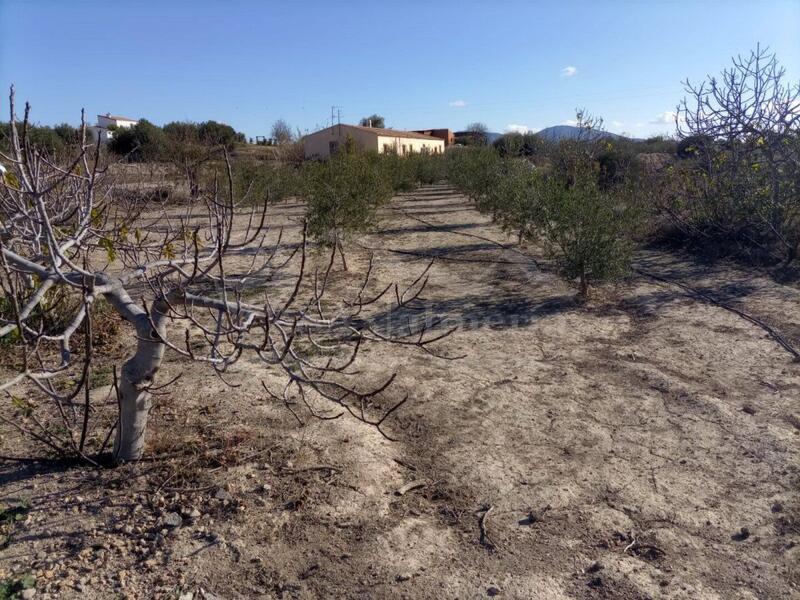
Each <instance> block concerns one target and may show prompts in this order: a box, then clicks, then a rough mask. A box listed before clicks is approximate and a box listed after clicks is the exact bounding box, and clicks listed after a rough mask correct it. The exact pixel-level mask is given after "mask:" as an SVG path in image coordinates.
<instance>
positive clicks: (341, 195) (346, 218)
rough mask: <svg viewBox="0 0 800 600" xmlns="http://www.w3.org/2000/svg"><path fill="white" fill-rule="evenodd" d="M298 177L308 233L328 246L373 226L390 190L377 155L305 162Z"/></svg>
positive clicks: (341, 155) (387, 199) (390, 193)
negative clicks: (351, 233) (304, 204)
mask: <svg viewBox="0 0 800 600" xmlns="http://www.w3.org/2000/svg"><path fill="white" fill-rule="evenodd" d="M301 176H302V188H301V189H302V194H303V197H304V198H305V200H306V203H307V215H306V219H307V222H308V231H309V234H310V235H311V236H312V237H314V238H316V239H318V240H321V241H323V242H326V243H331V244H333V243H337V242H338V241H339V240H341V239H342V238H343V237H345V236H346V235H347V234H348V233H350V232H363V231H367V230H368V229H370V228H371V227H373V226H374V225H375V224H376V222H377V211H378V208H379V207H380V206H381V205H383V204H385V203H386V202H388V201H389V199H390V198H391V196H392V191H393V190H392V182H391V179H390V177H389V176H388V173H387V170H386V168H385V166H384V163H383V161H382V160H381V157H380V156H379V155H377V154H366V153H355V154H345V153H340V154H338V155H336V156H334V157H332V158H331V159H330V160H327V161H321V162H309V163H306V164H305V165H303V168H302V171H301Z"/></svg>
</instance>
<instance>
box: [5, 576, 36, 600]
mask: <svg viewBox="0 0 800 600" xmlns="http://www.w3.org/2000/svg"><path fill="white" fill-rule="evenodd" d="M34 587H36V579H35V578H34V577H33V575H30V574H26V575H20V576H14V577H8V578H6V579H3V580H0V600H18V599H19V598H22V592H24V591H25V590H28V589H32V588H34Z"/></svg>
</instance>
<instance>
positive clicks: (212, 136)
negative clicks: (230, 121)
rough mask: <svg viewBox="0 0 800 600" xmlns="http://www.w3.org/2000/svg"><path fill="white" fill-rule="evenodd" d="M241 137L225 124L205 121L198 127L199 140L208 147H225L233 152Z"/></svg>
mask: <svg viewBox="0 0 800 600" xmlns="http://www.w3.org/2000/svg"><path fill="white" fill-rule="evenodd" d="M240 137H241V136H240V135H239V134H237V133H236V130H235V129H234V128H233V127H231V126H230V125H226V124H225V123H217V122H216V121H205V122H203V123H200V124H199V125H198V126H197V138H198V139H199V141H200V142H201V143H202V144H205V145H207V146H224V147H225V148H227V149H228V150H232V149H233V146H234V144H235V143H236V142H237V141H239V140H240Z"/></svg>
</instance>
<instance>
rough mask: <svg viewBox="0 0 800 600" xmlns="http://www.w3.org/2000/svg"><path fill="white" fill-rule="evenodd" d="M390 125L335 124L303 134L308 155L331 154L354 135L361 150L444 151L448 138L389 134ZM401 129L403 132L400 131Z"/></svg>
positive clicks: (343, 145) (313, 156) (353, 137)
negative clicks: (371, 128)
mask: <svg viewBox="0 0 800 600" xmlns="http://www.w3.org/2000/svg"><path fill="white" fill-rule="evenodd" d="M386 131H387V130H386V129H381V130H373V131H371V130H370V129H368V128H365V127H355V126H352V125H334V126H333V127H328V128H326V129H321V130H320V131H316V132H314V133H310V134H308V135H307V136H305V137H304V138H303V149H304V152H305V156H306V158H328V157H329V156H330V155H331V154H335V153H336V152H337V151H339V150H343V149H344V147H345V144H346V142H347V137H348V136H350V137H351V138H352V139H353V141H354V142H355V144H356V146H357V147H358V148H359V149H360V150H364V151H368V152H379V153H383V152H396V153H398V154H411V153H419V152H430V153H431V154H434V153H441V152H444V140H440V139H437V138H433V137H429V136H421V135H416V136H414V137H406V135H386ZM398 133H400V132H398Z"/></svg>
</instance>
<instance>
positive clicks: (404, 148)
mask: <svg viewBox="0 0 800 600" xmlns="http://www.w3.org/2000/svg"><path fill="white" fill-rule="evenodd" d="M403 154H407V151H406V145H405V144H403Z"/></svg>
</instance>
